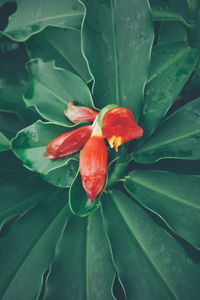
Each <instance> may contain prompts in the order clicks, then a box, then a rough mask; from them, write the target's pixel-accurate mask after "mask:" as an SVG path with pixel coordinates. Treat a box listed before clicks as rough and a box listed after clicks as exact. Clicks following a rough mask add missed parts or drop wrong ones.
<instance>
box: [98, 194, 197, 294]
mask: <svg viewBox="0 0 200 300" xmlns="http://www.w3.org/2000/svg"><path fill="white" fill-rule="evenodd" d="M102 200H103V201H102V212H103V220H104V224H105V228H106V231H107V234H108V238H109V240H110V245H111V249H112V255H113V261H114V265H115V268H116V269H117V272H118V276H119V279H120V280H121V283H122V285H123V286H124V288H125V293H126V298H127V299H135V300H144V299H149V300H151V299H152V300H155V299H165V300H167V299H169V300H172V299H179V300H188V299H189V298H190V297H191V295H192V297H193V299H195V300H197V299H198V298H199V295H200V292H199V280H198V278H199V276H200V264H199V262H198V261H196V259H193V257H192V255H191V254H190V253H189V251H186V250H185V249H184V248H183V247H182V246H181V244H180V243H179V242H178V241H176V239H175V238H173V237H172V236H171V235H170V234H169V233H168V232H166V231H165V229H164V228H163V227H162V226H161V225H160V224H159V223H158V222H156V221H155V220H154V218H153V217H152V216H151V215H150V214H149V213H148V212H147V211H146V210H144V209H142V208H141V207H140V206H139V205H138V204H137V203H135V201H134V200H133V199H130V198H128V197H127V196H126V195H125V194H124V193H122V192H120V191H118V190H112V192H111V193H110V194H107V195H106V194H105V195H104V197H102Z"/></svg>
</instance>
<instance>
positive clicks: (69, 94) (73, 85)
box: [25, 60, 93, 126]
mask: <svg viewBox="0 0 200 300" xmlns="http://www.w3.org/2000/svg"><path fill="white" fill-rule="evenodd" d="M28 66H29V70H30V74H31V81H30V85H29V89H28V91H27V93H26V94H25V102H26V104H27V105H28V106H34V107H35V108H36V109H37V111H38V113H39V114H40V115H41V116H42V117H43V118H45V119H47V120H49V121H53V122H54V123H56V124H59V125H63V126H72V123H70V121H69V120H68V119H67V118H66V117H65V115H64V110H66V107H67V101H75V102H76V103H78V104H80V105H85V106H90V107H91V106H93V102H92V97H91V94H90V91H89V88H88V87H87V85H86V84H85V83H84V82H83V81H82V80H81V79H80V78H79V77H78V76H76V75H75V74H73V73H71V72H69V71H67V70H64V69H60V68H56V67H55V65H54V63H53V62H47V63H45V62H43V61H42V60H32V61H30V62H29V64H28Z"/></svg>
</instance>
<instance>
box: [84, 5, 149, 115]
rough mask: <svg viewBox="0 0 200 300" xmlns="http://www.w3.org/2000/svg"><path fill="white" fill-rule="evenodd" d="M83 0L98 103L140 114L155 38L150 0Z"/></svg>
mask: <svg viewBox="0 0 200 300" xmlns="http://www.w3.org/2000/svg"><path fill="white" fill-rule="evenodd" d="M82 2H83V3H84V5H85V8H86V16H85V20H84V24H83V28H82V37H83V41H82V43H83V51H84V53H85V56H86V58H87V60H88V63H89V67H90V70H91V72H92V74H93V77H94V80H95V81H94V86H93V93H94V101H95V104H96V105H98V106H100V107H104V106H105V105H107V104H111V103H114V104H117V105H119V106H124V107H127V108H131V109H133V110H134V113H135V116H136V118H138V114H139V111H140V109H141V105H142V103H143V90H144V85H145V83H146V81H147V76H148V67H149V56H150V52H151V46H152V40H153V27H152V22H151V16H150V8H149V5H148V1H147V0H143V1H131V0H128V1H113V0H108V1H97V0H95V1H92V0H83V1H82Z"/></svg>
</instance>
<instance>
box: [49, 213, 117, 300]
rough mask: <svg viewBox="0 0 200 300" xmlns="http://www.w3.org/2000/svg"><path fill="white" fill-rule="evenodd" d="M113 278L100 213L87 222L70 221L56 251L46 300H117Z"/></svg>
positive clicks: (78, 219)
mask: <svg viewBox="0 0 200 300" xmlns="http://www.w3.org/2000/svg"><path fill="white" fill-rule="evenodd" d="M114 275H115V270H114V268H113V265H112V262H111V256H110V250H109V247H108V241H107V239H106V236H105V232H104V229H103V224H102V219H101V214H100V211H99V210H98V211H96V212H94V213H92V214H90V216H89V217H88V218H77V217H71V218H70V220H69V221H68V223H67V224H66V227H65V228H64V230H63V232H62V235H61V238H60V240H59V243H58V245H57V248H56V254H55V259H54V261H53V263H52V266H51V272H50V275H49V276H48V279H47V284H46V289H45V295H44V299H45V300H47V299H48V300H54V299H55V300H56V299H58V297H59V299H60V300H65V299H68V297H69V295H70V299H71V300H77V299H81V300H89V299H90V300H93V299H97V300H111V299H114V297H113V296H112V294H111V286H112V282H113V278H114ZM58 278H59V280H58Z"/></svg>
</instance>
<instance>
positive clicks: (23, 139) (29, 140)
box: [12, 121, 76, 187]
mask: <svg viewBox="0 0 200 300" xmlns="http://www.w3.org/2000/svg"><path fill="white" fill-rule="evenodd" d="M66 131H69V130H66V127H62V126H58V125H55V124H52V123H43V122H41V121H37V122H36V123H34V124H33V125H31V126H29V127H26V128H24V129H22V130H21V131H20V132H19V133H18V134H17V136H16V137H15V138H14V139H13V141H12V150H13V152H14V153H15V155H16V156H17V157H18V158H19V159H21V161H22V162H23V164H24V165H25V166H26V167H27V168H28V169H30V170H31V171H34V172H38V173H41V174H42V175H43V176H44V178H45V179H46V180H47V181H49V182H51V183H53V184H54V185H58V186H62V187H63V186H65V187H66V186H69V184H70V183H71V180H72V178H71V176H72V175H71V176H70V177H69V178H68V176H67V174H68V169H67V167H66V166H67V164H68V163H69V161H70V160H71V159H76V156H75V155H70V156H67V157H65V158H61V159H56V160H52V159H49V158H47V157H45V156H44V153H45V152H46V146H47V144H48V143H49V142H50V141H51V140H53V139H54V138H55V137H57V136H58V135H60V134H62V133H64V132H66ZM58 168H61V169H59V170H58ZM53 171H54V172H53ZM49 172H53V176H52V173H50V175H49V177H48V174H49ZM73 172H74V176H75V174H76V168H75V170H73ZM61 177H62V181H61V182H60V178H61ZM65 179H66V183H65V184H64V180H65ZM68 179H69V182H68Z"/></svg>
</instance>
